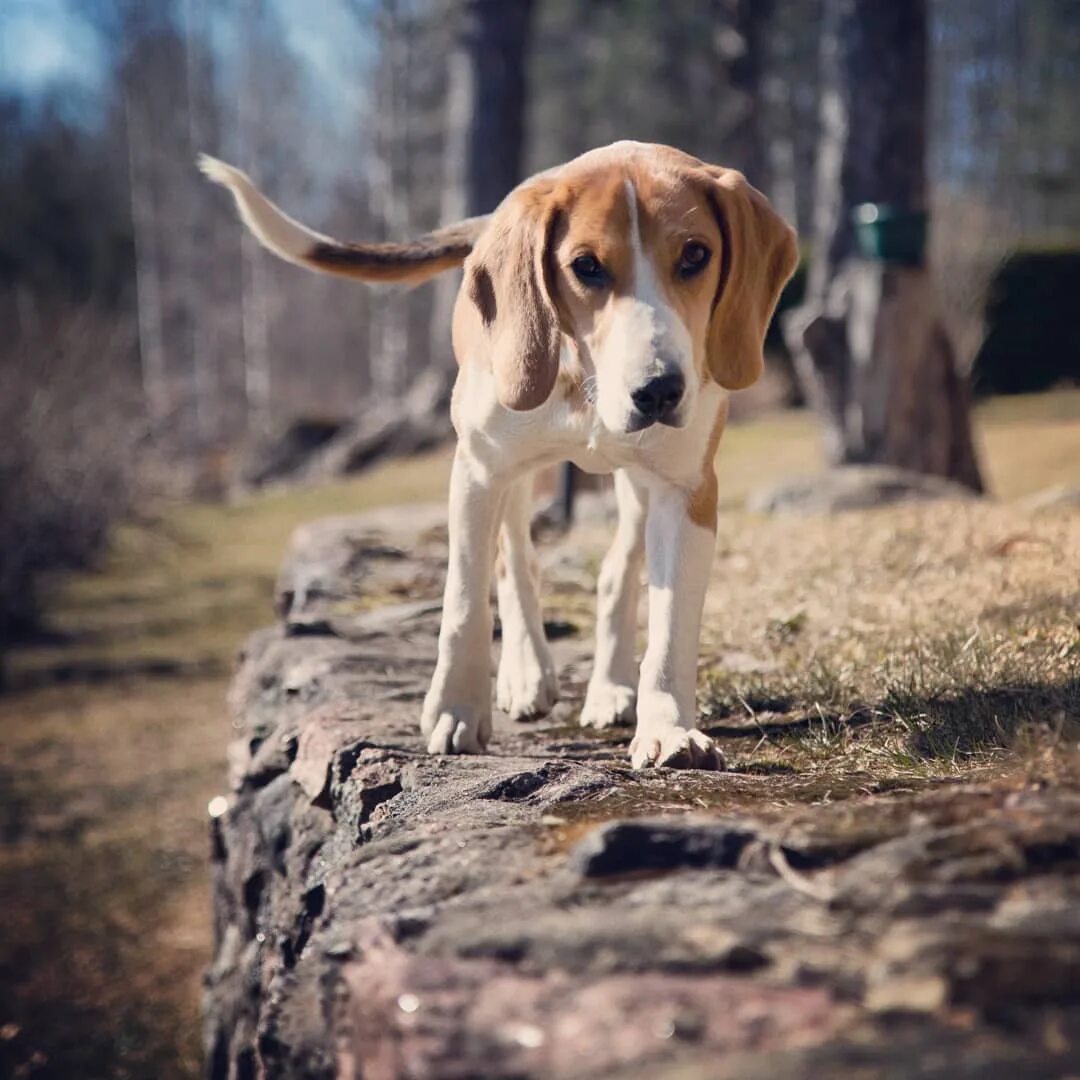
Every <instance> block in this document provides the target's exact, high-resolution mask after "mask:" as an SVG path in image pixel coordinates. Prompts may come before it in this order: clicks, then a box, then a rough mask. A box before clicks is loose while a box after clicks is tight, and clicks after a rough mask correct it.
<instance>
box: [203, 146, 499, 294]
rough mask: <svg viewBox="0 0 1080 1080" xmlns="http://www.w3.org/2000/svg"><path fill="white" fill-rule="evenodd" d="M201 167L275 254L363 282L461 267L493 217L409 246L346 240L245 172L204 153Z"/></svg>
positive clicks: (417, 277) (418, 277) (415, 278)
mask: <svg viewBox="0 0 1080 1080" xmlns="http://www.w3.org/2000/svg"><path fill="white" fill-rule="evenodd" d="M199 168H200V169H201V170H202V172H203V173H204V174H205V175H206V176H207V177H209V179H211V180H213V181H214V182H215V183H217V184H221V185H222V186H223V187H226V188H228V189H229V191H230V192H232V196H233V198H234V199H235V200H236V206H237V209H238V210H239V211H240V217H241V218H242V219H243V221H244V224H245V225H247V227H248V228H249V229H250V230H251V231H252V232H253V233H254V234H255V237H256V238H257V239H258V240H259V242H260V243H261V244H262V245H263V246H264V247H266V248H268V249H269V250H270V251H272V252H273V253H274V254H275V255H277V256H279V257H280V258H282V259H285V260H286V261H288V262H291V263H296V265H297V266H306V267H307V268H308V269H309V270H321V271H323V272H324V273H327V274H343V275H344V276H346V277H352V278H359V279H360V280H361V281H378V282H406V283H408V284H414V285H415V284H418V283H419V282H421V281H426V280H427V279H428V278H430V277H434V276H435V275H436V274H438V273H441V272H442V271H443V270H450V269H452V268H453V267H455V266H460V265H461V264H462V263H463V262H464V261H465V257H466V256H467V255H468V254H469V252H470V251H472V249H473V244H475V243H476V238H477V237H478V236H479V235H480V234H481V233H482V232H483V231H484V227H485V225H486V224H487V220H488V219H487V218H486V217H475V218H469V219H468V220H466V221H460V222H458V223H457V224H455V225H448V226H446V228H443V229H436V230H435V232H430V233H428V234H427V235H426V236H421V237H420V238H419V239H418V240H413V241H411V242H409V243H405V244H394V243H387V244H347V243H342V241H340V240H334V239H332V238H331V237H329V236H322V235H320V234H319V233H317V232H313V231H312V230H311V229H309V228H307V227H306V226H304V225H301V224H300V222H298V221H294V220H293V219H292V218H291V217H289V216H288V215H287V214H285V213H283V212H282V211H281V210H279V209H278V208H277V207H276V206H275V205H274V204H273V203H272V202H271V201H270V200H269V199H268V198H266V196H265V195H263V194H262V193H261V192H260V191H259V189H258V188H257V187H256V186H255V185H254V184H253V183H252V182H251V179H250V178H249V177H248V176H247V174H246V173H243V172H241V171H240V170H239V169H236V168H233V166H232V165H226V164H225V162H224V161H218V159H217V158H212V157H210V156H209V155H208V154H201V155H200V156H199Z"/></svg>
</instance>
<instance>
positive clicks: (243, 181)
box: [198, 154, 334, 266]
mask: <svg viewBox="0 0 1080 1080" xmlns="http://www.w3.org/2000/svg"><path fill="white" fill-rule="evenodd" d="M198 165H199V169H200V171H201V172H202V173H203V175H204V176H206V177H207V178H208V179H209V180H213V181H214V183H215V184H221V186H222V187H224V188H227V189H228V191H229V193H230V194H231V195H232V197H233V200H234V201H235V202H236V208H237V210H239V211H240V217H241V218H242V219H243V221H244V224H245V225H247V227H248V228H249V229H250V230H251V231H252V232H253V233H254V234H255V237H256V239H257V240H258V241H259V243H261V244H262V245H263V247H265V248H268V249H269V250H270V251H272V252H273V253H274V254H275V255H277V256H278V257H279V258H282V259H285V260H286V261H287V262H291V263H296V265H297V266H307V265H308V264H307V263H306V262H305V260H304V256H305V255H306V254H307V253H308V252H310V251H311V249H312V248H313V247H314V246H315V245H316V244H323V243H327V244H333V243H334V241H333V240H331V239H330V238H329V237H328V236H323V235H322V234H321V233H317V232H314V231H313V230H311V229H309V228H308V227H307V226H306V225H301V224H300V222H299V221H295V220H293V219H292V218H291V217H289V215H288V214H286V213H285V212H284V211H283V210H281V209H280V208H279V207H277V206H275V205H274V204H273V203H272V202H271V201H270V200H269V199H268V198H267V197H266V196H265V195H263V194H262V192H261V191H259V189H258V188H257V187H256V186H255V185H254V184H253V183H252V182H251V179H250V177H249V176H248V175H247V173H245V172H241V171H240V169H237V168H236V167H235V166H233V165H226V164H225V162H224V161H219V160H218V159H217V158H214V157H211V156H210V155H209V154H200V155H199V159H198Z"/></svg>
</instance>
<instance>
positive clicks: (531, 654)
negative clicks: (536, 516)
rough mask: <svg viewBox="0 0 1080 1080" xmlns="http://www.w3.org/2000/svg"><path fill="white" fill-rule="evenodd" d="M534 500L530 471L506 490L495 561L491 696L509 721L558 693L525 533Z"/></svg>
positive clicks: (545, 708) (541, 709) (536, 712)
mask: <svg viewBox="0 0 1080 1080" xmlns="http://www.w3.org/2000/svg"><path fill="white" fill-rule="evenodd" d="M532 504H533V477H532V474H531V473H529V474H527V475H526V476H523V477H521V478H519V479H518V480H515V481H514V483H513V484H512V485H511V487H510V490H509V491H508V492H507V495H506V501H505V504H504V508H503V521H502V531H501V532H500V533H499V544H498V558H497V560H496V564H495V577H496V589H497V591H498V598H499V621H500V623H501V624H502V651H501V653H500V656H499V673H498V677H497V679H496V681H495V685H496V699H495V700H496V703H497V704H498V706H499V708H500V709H502V710H503V711H504V712H505V713H506V714H507V715H508V716H509V717H510V719H511V720H524V719H527V718H529V717H533V716H542V715H543V714H544V713H547V712H549V711H550V710H551V707H552V706H553V705H554V704H555V702H556V700H557V698H558V695H559V684H558V679H557V678H556V675H555V664H554V662H553V660H552V658H551V650H550V649H549V648H548V644H547V640H546V638H545V637H544V620H543V615H542V611H541V606H540V572H539V564H538V561H537V558H536V549H535V548H534V547H533V542H532V536H531V535H530V532H529V526H530V524H531V521H532Z"/></svg>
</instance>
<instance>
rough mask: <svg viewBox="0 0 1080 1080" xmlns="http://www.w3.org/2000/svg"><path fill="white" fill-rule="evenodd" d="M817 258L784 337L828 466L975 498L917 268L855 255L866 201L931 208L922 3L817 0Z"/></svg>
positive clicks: (926, 290) (927, 285) (966, 420)
mask: <svg viewBox="0 0 1080 1080" xmlns="http://www.w3.org/2000/svg"><path fill="white" fill-rule="evenodd" d="M821 60H822V73H823V87H822V98H821V101H822V105H821V125H822V131H821V141H820V148H819V154H818V172H817V192H816V205H815V215H814V252H815V254H814V262H813V264H812V266H811V270H810V277H809V283H808V293H807V302H806V304H805V305H804V306H803V307H802V308H800V309H799V310H797V311H795V312H793V313H792V315H791V316H790V317H789V319H788V322H787V325H786V331H787V334H788V338H789V342H790V344H791V346H792V351H793V352H794V353H795V358H796V365H797V368H798V371H799V374H800V377H801V379H802V381H803V383H804V385H805V388H806V391H807V396H808V398H809V399H810V401H811V402H812V403H813V404H814V405H815V406H816V407H817V409H818V411H819V412H820V413H821V416H822V419H823V421H824V423H825V427H826V445H827V450H828V456H829V458H830V460H831V462H832V463H833V464H871V463H873V464H889V465H895V466H898V467H900V468H907V469H912V470H915V471H919V472H925V473H931V474H934V475H938V476H944V477H948V478H950V479H953V480H957V481H960V482H961V483H963V484H966V485H968V486H969V487H971V488H973V489H975V490H976V491H981V490H982V480H981V477H980V474H979V468H978V463H977V459H976V454H975V449H974V445H973V443H972V437H971V426H970V415H969V404H968V396H967V388H966V385H965V381H964V380H963V379H962V378H961V377H960V376H959V374H958V372H957V368H956V358H955V354H954V351H953V348H952V345H951V343H950V341H949V338H948V335H947V333H946V331H945V327H944V324H943V322H942V319H941V315H940V312H939V310H938V302H937V297H936V295H935V292H934V288H933V285H932V282H931V279H930V275H929V271H928V270H927V269H926V267H925V266H924V265H905V264H899V263H896V262H880V261H869V260H867V259H864V258H861V257H860V256H859V255H858V254H857V251H856V239H855V228H854V216H853V211H854V209H855V207H856V206H858V205H860V204H861V203H877V204H887V205H889V206H891V207H894V208H897V209H898V210H900V211H903V212H909V213H916V214H917V213H923V212H925V211H926V209H927V203H928V200H927V186H926V126H927V107H926V86H927V70H926V68H927V0H895V2H892V3H888V4H885V3H880V2H879V0H826V3H825V12H824V25H823V30H822V55H821Z"/></svg>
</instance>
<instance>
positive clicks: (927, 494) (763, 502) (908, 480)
mask: <svg viewBox="0 0 1080 1080" xmlns="http://www.w3.org/2000/svg"><path fill="white" fill-rule="evenodd" d="M974 497H975V496H974V493H973V492H972V490H971V489H970V488H968V487H964V485H963V484H958V483H955V482H953V481H952V480H945V479H943V478H942V477H940V476H929V475H927V474H926V473H919V472H912V471H910V470H908V469H894V468H892V467H891V466H888V465H839V466H837V467H835V468H832V469H828V470H826V471H825V472H822V473H815V474H812V475H809V476H794V477H791V478H790V479H787V480H783V481H781V482H780V483H777V484H772V485H770V486H768V487H765V488H762V489H761V490H759V491H756V492H754V493H753V494H751V496H750V498H749V499H748V500H747V509H748V510H750V511H752V512H754V513H759V514H787V515H792V516H800V515H805V514H836V513H840V512H841V511H844V510H868V509H871V508H873V507H875V506H888V505H890V504H891V503H897V502H926V501H927V500H931V499H971V498H974Z"/></svg>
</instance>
